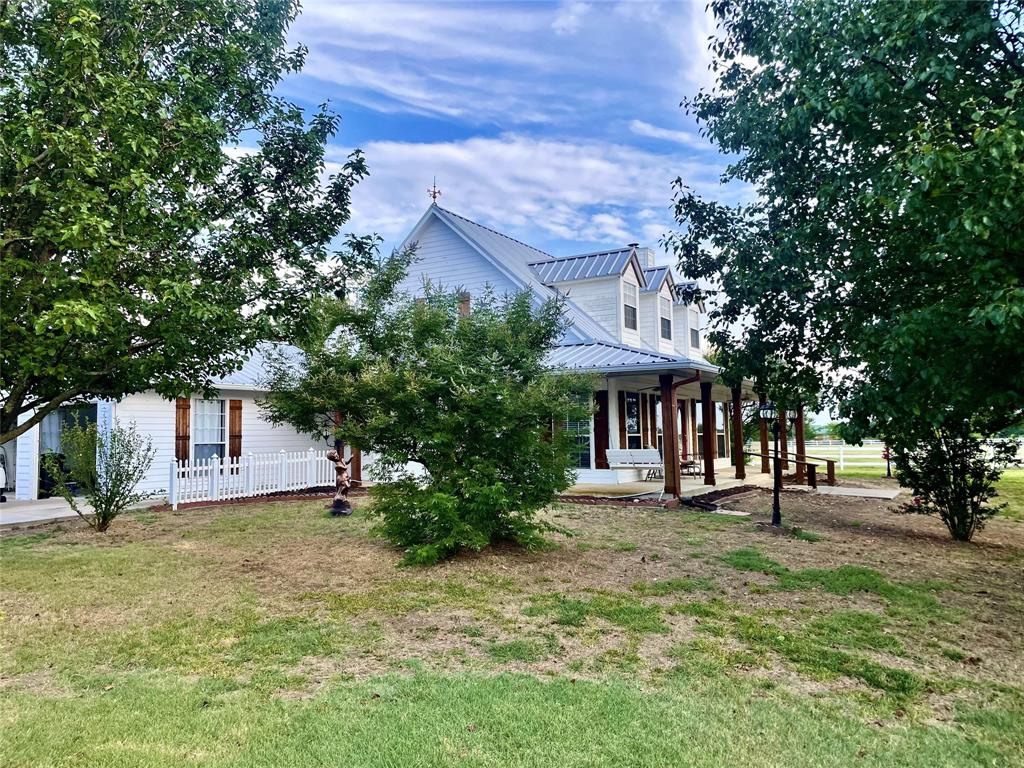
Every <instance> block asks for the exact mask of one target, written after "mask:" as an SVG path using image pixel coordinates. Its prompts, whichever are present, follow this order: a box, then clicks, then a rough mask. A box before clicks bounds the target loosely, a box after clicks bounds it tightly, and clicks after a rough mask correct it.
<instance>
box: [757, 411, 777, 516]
mask: <svg viewBox="0 0 1024 768" xmlns="http://www.w3.org/2000/svg"><path fill="white" fill-rule="evenodd" d="M777 417H778V411H777V410H776V408H775V404H774V403H764V404H763V405H762V406H761V418H762V419H764V420H765V421H767V422H768V423H769V424H771V426H772V437H773V438H774V440H775V452H774V454H775V455H774V458H775V471H774V472H773V483H772V525H773V526H775V527H776V528H778V527H779V526H780V525H782V510H781V509H780V507H779V488H781V487H782V464H780V463H779V420H778V418H777Z"/></svg>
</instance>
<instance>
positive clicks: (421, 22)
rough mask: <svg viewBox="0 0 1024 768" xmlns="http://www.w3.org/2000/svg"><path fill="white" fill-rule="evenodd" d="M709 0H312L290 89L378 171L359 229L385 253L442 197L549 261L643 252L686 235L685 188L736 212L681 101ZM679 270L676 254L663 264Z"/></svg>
mask: <svg viewBox="0 0 1024 768" xmlns="http://www.w3.org/2000/svg"><path fill="white" fill-rule="evenodd" d="M712 31H713V21H712V19H711V18H710V16H709V15H708V14H707V13H706V11H705V0H698V2H689V1H687V0H683V1H682V2H673V3H658V2H653V1H652V2H578V1H575V0H573V1H570V2H561V3H542V2H531V3H513V2H475V3H461V2H460V3H455V2H432V3H425V2H424V3H411V2H408V3H394V4H390V3H378V2H372V3H371V2H363V3H344V2H335V1H333V0H305V2H304V4H303V10H302V14H301V15H300V16H299V18H298V19H297V20H296V22H295V23H294V24H293V26H292V28H291V31H290V40H291V42H292V43H293V44H295V43H300V42H301V43H302V44H304V45H306V46H307V47H308V49H309V53H308V56H307V59H306V65H305V67H304V68H303V71H302V72H301V73H299V74H295V75H290V76H288V77H287V78H286V79H285V80H284V81H283V82H282V83H281V85H280V87H279V89H278V90H279V93H280V94H281V95H282V96H284V97H286V98H288V99H289V100H291V101H293V102H295V103H297V104H299V105H301V106H303V107H306V108H308V109H313V108H315V106H316V105H318V104H320V103H322V102H329V104H330V107H331V109H332V110H333V111H334V112H336V113H338V114H339V115H340V116H341V118H342V126H341V130H340V131H339V134H338V135H337V136H336V137H335V139H334V142H333V144H332V146H331V147H330V151H329V159H331V160H333V161H336V162H342V161H343V160H344V158H345V157H346V156H347V155H348V153H349V152H350V151H351V150H352V149H353V148H356V147H358V148H360V149H361V150H362V151H363V152H364V154H365V156H366V161H367V164H368V166H369V171H370V176H369V178H368V179H366V180H364V181H363V182H361V183H360V184H359V186H358V188H357V190H356V192H355V195H354V200H353V218H352V221H351V223H350V225H349V227H347V229H348V230H350V231H354V232H358V233H361V234H364V233H368V232H376V233H377V234H379V235H380V236H381V237H382V238H384V242H385V247H386V248H390V247H393V246H395V245H397V244H398V243H400V242H401V240H402V239H403V238H404V237H405V235H406V234H408V232H409V230H410V229H411V228H412V227H413V225H414V224H415V223H416V222H417V221H418V220H419V218H420V216H422V214H423V212H424V211H425V210H426V209H427V207H428V206H429V204H430V198H429V197H428V195H427V189H428V187H430V186H431V185H432V183H433V180H434V178H435V177H436V179H437V186H438V188H440V189H441V191H442V196H441V198H440V200H439V201H438V202H439V204H441V205H442V206H444V207H445V208H448V209H449V210H452V211H455V212H456V213H459V214H461V215H463V216H466V217H468V218H471V219H473V220H475V221H478V222H480V223H482V224H485V225H487V226H491V227H493V228H495V229H497V230H499V231H501V232H504V233H506V234H509V235H512V236H513V237H516V238H518V239H520V240H522V241H524V242H526V243H529V244H530V245H533V246H535V247H537V248H540V249H542V250H544V251H547V252H548V253H551V254H554V255H556V256H558V255H568V254H572V253H581V252H585V251H588V250H595V249H599V248H605V247H610V246H622V245H625V244H627V243H630V242H639V243H641V244H642V245H647V246H649V247H652V248H658V249H659V250H660V247H659V245H658V240H659V238H660V237H661V236H662V235H663V234H664V233H665V232H666V231H668V230H669V229H671V228H672V226H673V221H672V215H671V203H672V187H671V184H672V181H673V180H674V179H675V178H676V177H682V179H683V181H684V182H685V183H686V184H688V185H689V186H691V187H694V188H695V189H697V190H698V191H700V192H702V193H705V194H706V195H708V196H713V197H715V198H716V199H719V200H722V201H725V202H736V201H737V200H740V199H744V198H745V197H748V196H749V191H748V190H745V189H743V188H735V189H734V188H733V186H735V185H730V186H729V187H720V186H719V183H718V180H719V176H720V174H721V172H722V170H723V169H724V167H725V165H726V163H727V159H726V158H724V157H722V156H721V155H720V154H718V153H717V151H716V150H715V148H714V147H713V146H712V145H711V144H709V143H708V142H707V141H706V140H705V139H703V138H702V137H701V136H700V135H699V133H698V129H697V126H696V124H695V123H694V121H693V120H692V119H691V118H690V117H688V116H687V115H686V114H685V111H684V110H683V109H681V108H680V106H679V103H680V101H681V100H682V99H683V98H684V97H686V96H688V95H692V94H694V93H696V92H697V91H698V89H700V88H701V87H707V86H708V85H710V82H711V75H710V72H709V70H708V63H709V61H710V58H709V54H708V52H707V38H708V36H709V35H710V34H711V33H712ZM658 260H659V261H660V262H662V263H668V262H669V258H668V256H667V255H664V254H662V255H661V256H660V258H659V259H658Z"/></svg>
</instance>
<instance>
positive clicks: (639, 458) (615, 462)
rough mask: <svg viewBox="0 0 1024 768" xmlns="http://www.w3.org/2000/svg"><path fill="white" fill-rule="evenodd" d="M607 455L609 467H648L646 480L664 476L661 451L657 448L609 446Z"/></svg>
mask: <svg viewBox="0 0 1024 768" xmlns="http://www.w3.org/2000/svg"><path fill="white" fill-rule="evenodd" d="M605 455H606V456H607V457H608V468H609V469H646V470H647V477H645V478H644V479H645V480H654V479H655V478H658V477H664V472H663V468H664V465H663V463H662V461H661V451H659V450H658V449H657V448H632V449H623V448H608V449H607V450H606V451H605Z"/></svg>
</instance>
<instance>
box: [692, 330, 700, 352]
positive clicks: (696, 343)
mask: <svg viewBox="0 0 1024 768" xmlns="http://www.w3.org/2000/svg"><path fill="white" fill-rule="evenodd" d="M690 346H691V347H696V348H697V349H700V331H698V330H697V329H696V328H691V329H690Z"/></svg>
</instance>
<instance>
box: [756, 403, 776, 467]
mask: <svg viewBox="0 0 1024 768" xmlns="http://www.w3.org/2000/svg"><path fill="white" fill-rule="evenodd" d="M757 402H758V405H764V404H765V403H766V402H768V400H767V397H766V396H765V394H764V393H763V392H762V393H761V394H759V395H758V396H757ZM757 429H758V433H759V437H760V438H761V474H762V475H767V474H769V473H770V472H771V471H772V467H771V463H770V462H769V460H768V425H767V424H766V423H765V420H764V419H762V418H761V414H760V413H759V414H758V415H757Z"/></svg>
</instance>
